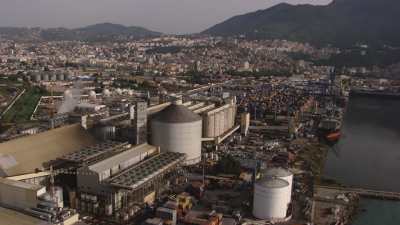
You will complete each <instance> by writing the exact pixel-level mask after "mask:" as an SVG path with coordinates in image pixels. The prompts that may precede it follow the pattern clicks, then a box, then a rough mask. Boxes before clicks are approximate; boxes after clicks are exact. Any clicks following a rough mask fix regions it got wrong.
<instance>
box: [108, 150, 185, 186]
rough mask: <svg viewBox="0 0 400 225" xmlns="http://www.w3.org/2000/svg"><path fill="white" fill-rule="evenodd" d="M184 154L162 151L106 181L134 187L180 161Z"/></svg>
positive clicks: (116, 184)
mask: <svg viewBox="0 0 400 225" xmlns="http://www.w3.org/2000/svg"><path fill="white" fill-rule="evenodd" d="M184 159H185V154H182V153H177V152H164V153H161V154H159V155H157V156H155V157H153V158H151V159H149V160H146V161H144V162H143V163H141V164H139V165H137V166H134V167H132V168H131V169H129V170H127V171H125V172H123V173H121V174H120V175H118V176H116V177H113V178H110V179H109V180H108V183H109V184H111V185H114V186H118V187H125V188H130V189H135V188H137V187H139V186H140V185H142V184H143V183H145V182H147V181H149V180H151V179H152V178H153V177H155V176H157V175H158V174H161V173H162V172H163V171H165V170H166V169H168V168H170V167H172V166H174V165H176V164H178V163H179V162H182V161H183V160H184Z"/></svg>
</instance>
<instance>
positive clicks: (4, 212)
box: [0, 207, 50, 225]
mask: <svg viewBox="0 0 400 225" xmlns="http://www.w3.org/2000/svg"><path fill="white" fill-rule="evenodd" d="M0 218H1V219H0V225H50V223H48V222H46V221H44V220H40V219H37V218H35V217H32V216H29V215H26V214H23V213H20V212H17V211H15V210H11V209H6V208H2V207H0Z"/></svg>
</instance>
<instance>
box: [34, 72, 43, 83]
mask: <svg viewBox="0 0 400 225" xmlns="http://www.w3.org/2000/svg"><path fill="white" fill-rule="evenodd" d="M41 79H42V76H41V75H40V74H39V73H35V75H34V81H35V82H39V81H40V80H41Z"/></svg>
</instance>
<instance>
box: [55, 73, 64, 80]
mask: <svg viewBox="0 0 400 225" xmlns="http://www.w3.org/2000/svg"><path fill="white" fill-rule="evenodd" d="M57 80H59V81H63V80H64V74H63V73H61V72H59V73H57Z"/></svg>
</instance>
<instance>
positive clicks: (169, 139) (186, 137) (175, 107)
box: [151, 101, 202, 164]
mask: <svg viewBox="0 0 400 225" xmlns="http://www.w3.org/2000/svg"><path fill="white" fill-rule="evenodd" d="M151 132H152V144H153V145H156V146H160V148H161V151H170V152H180V153H185V154H186V163H187V164H195V163H198V162H199V161H200V160H201V136H202V119H201V117H200V116H198V115H197V114H195V113H193V112H192V111H190V110H189V109H188V108H186V107H185V106H183V105H182V101H176V102H174V103H173V104H171V105H170V106H168V107H167V108H165V109H164V110H162V111H160V112H159V113H157V114H156V115H155V117H154V118H153V119H152V121H151Z"/></svg>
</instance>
